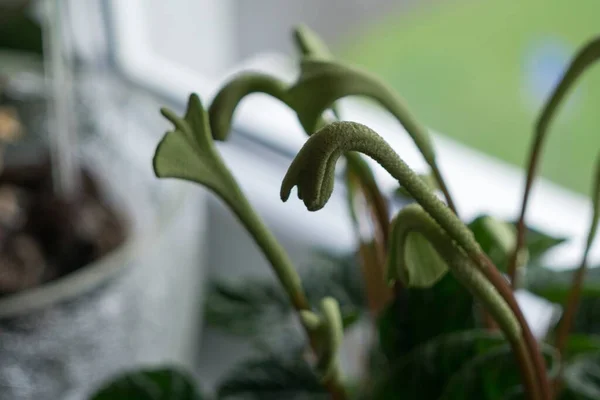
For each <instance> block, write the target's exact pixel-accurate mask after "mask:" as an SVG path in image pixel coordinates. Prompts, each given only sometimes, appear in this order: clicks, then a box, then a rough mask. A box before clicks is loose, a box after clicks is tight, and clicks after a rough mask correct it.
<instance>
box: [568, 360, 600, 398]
mask: <svg viewBox="0 0 600 400" xmlns="http://www.w3.org/2000/svg"><path fill="white" fill-rule="evenodd" d="M563 379H564V383H565V389H564V393H562V394H561V397H560V398H561V399H577V400H597V399H600V352H597V353H593V354H586V355H584V356H580V357H578V358H577V359H576V360H575V361H574V362H572V363H571V364H570V365H569V366H568V367H567V368H566V369H565V372H564V373H563Z"/></svg>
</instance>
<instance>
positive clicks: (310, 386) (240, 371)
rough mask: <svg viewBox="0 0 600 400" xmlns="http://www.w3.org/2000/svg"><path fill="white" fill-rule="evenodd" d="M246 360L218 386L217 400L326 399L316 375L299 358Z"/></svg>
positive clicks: (270, 357) (271, 357)
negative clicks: (245, 399)
mask: <svg viewBox="0 0 600 400" xmlns="http://www.w3.org/2000/svg"><path fill="white" fill-rule="evenodd" d="M295 355H296V356H297V357H296V358H294V359H291V358H290V359H287V358H286V359H284V358H281V357H277V356H274V355H269V356H267V357H264V358H259V359H254V360H249V361H246V362H243V363H241V364H240V365H238V366H236V367H234V368H233V370H231V371H230V372H229V373H228V374H227V376H226V377H225V379H224V380H223V381H222V382H221V384H220V385H219V388H218V390H217V398H218V399H239V398H253V399H261V400H262V399H264V400H270V399H272V400H280V399H323V400H325V399H328V398H329V397H328V394H327V392H325V389H324V388H323V386H322V385H321V383H320V382H319V379H318V377H317V375H316V374H315V373H314V372H313V371H312V369H311V368H310V366H309V365H308V363H306V362H305V361H303V360H302V359H301V356H300V355H299V354H295Z"/></svg>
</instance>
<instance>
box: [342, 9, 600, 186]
mask: <svg viewBox="0 0 600 400" xmlns="http://www.w3.org/2000/svg"><path fill="white" fill-rule="evenodd" d="M425 3H427V5H421V6H419V7H413V8H412V9H410V10H406V9H404V10H402V12H401V13H398V15H393V14H389V15H388V16H387V17H386V18H385V19H384V20H379V21H377V23H376V24H374V25H372V26H371V27H370V28H369V29H367V30H363V31H360V32H355V33H354V34H353V35H352V36H351V37H349V38H348V40H347V41H345V44H343V45H342V46H341V47H340V48H339V50H340V51H339V52H338V53H339V54H340V55H341V56H342V57H343V58H344V59H345V60H348V61H351V62H354V63H356V64H359V65H362V66H364V67H366V68H368V69H369V70H371V71H373V72H375V73H377V74H379V75H380V76H382V77H383V78H384V79H385V80H386V81H387V82H389V83H390V84H392V85H393V86H394V87H395V88H396V89H397V90H398V91H399V92H400V93H401V94H402V96H403V97H405V98H406V100H407V101H408V103H409V104H410V105H411V108H412V109H413V110H414V111H415V112H416V113H417V115H418V116H419V117H420V118H421V120H423V121H424V122H425V123H427V124H428V125H429V126H430V127H431V128H433V129H434V130H436V131H438V132H440V133H443V134H445V135H447V136H449V137H452V138H454V139H456V140H458V141H459V142H462V143H464V144H466V145H469V146H471V147H474V148H476V149H479V150H482V151H484V152H486V153H488V154H490V155H492V156H495V157H498V158H501V159H503V160H505V161H508V162H510V163H512V164H514V165H519V166H522V165H524V161H525V159H526V155H527V154H528V152H529V150H528V149H529V145H530V142H531V138H532V133H533V126H534V122H535V119H536V116H537V114H538V112H539V111H540V109H541V107H542V104H543V102H544V100H545V99H546V97H547V95H548V94H549V92H550V90H551V89H552V88H553V87H554V85H555V84H556V83H557V79H558V78H559V77H560V76H561V75H562V73H563V72H564V68H565V67H566V64H567V63H568V62H569V60H570V58H571V57H572V56H573V54H574V53H575V51H576V50H577V49H578V48H579V47H580V46H581V45H583V44H584V43H585V42H586V41H587V40H589V39H590V38H591V37H592V36H594V35H595V34H599V33H600V23H599V21H600V20H599V18H598V16H599V15H600V1H598V0H575V1H572V2H571V1H566V0H501V1H487V0H485V1H481V0H447V1H437V2H425ZM599 100H600V68H597V69H593V70H592V71H590V73H588V74H586V75H585V77H584V79H582V80H581V81H580V82H579V84H578V87H577V88H576V90H575V91H573V92H572V93H571V94H570V98H569V102H568V103H567V104H566V106H565V107H563V108H562V110H561V112H560V115H559V118H558V119H556V120H555V123H554V125H553V129H552V131H551V134H550V136H549V138H548V139H549V140H548V141H547V142H546V146H545V153H544V159H543V166H542V168H541V172H542V174H543V175H544V176H546V177H548V178H550V179H551V180H553V181H554V182H557V183H559V184H561V185H563V186H565V187H568V188H570V189H573V190H576V191H579V192H582V193H586V194H587V193H589V191H590V185H591V183H590V182H591V173H592V169H593V165H594V161H595V158H596V154H597V153H598V150H599V149H600V123H599V122H600V113H598V111H599V108H600V101H599Z"/></svg>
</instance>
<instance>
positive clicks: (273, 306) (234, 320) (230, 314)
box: [205, 279, 292, 336]
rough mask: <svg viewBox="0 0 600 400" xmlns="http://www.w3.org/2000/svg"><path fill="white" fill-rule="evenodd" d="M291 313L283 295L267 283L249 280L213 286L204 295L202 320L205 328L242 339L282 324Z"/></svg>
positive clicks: (275, 285)
mask: <svg viewBox="0 0 600 400" xmlns="http://www.w3.org/2000/svg"><path fill="white" fill-rule="evenodd" d="M291 312H292V309H291V307H290V304H289V300H288V298H287V297H286V295H285V292H284V291H283V290H282V289H281V288H280V287H279V286H278V285H277V284H276V283H272V282H271V281H268V282H265V281H262V280H256V279H250V280H245V281H237V282H229V281H226V282H215V283H213V284H212V285H211V286H210V288H209V291H208V295H207V299H206V308H205V318H206V321H207V323H208V324H209V326H213V327H218V328H220V329H224V330H226V331H228V332H230V333H233V334H237V335H244V336H253V335H257V334H260V333H261V332H262V331H263V329H264V328H265V327H269V328H271V327H272V325H273V324H276V323H279V324H282V323H284V321H286V319H289V318H288V317H289V316H290V313H291Z"/></svg>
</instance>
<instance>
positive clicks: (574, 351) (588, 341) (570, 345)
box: [563, 334, 600, 360]
mask: <svg viewBox="0 0 600 400" xmlns="http://www.w3.org/2000/svg"><path fill="white" fill-rule="evenodd" d="M597 352H600V335H586V334H570V335H569V339H568V341H567V346H566V349H565V352H564V354H563V357H564V358H565V359H566V360H569V359H571V358H574V357H579V356H581V355H583V354H587V353H597Z"/></svg>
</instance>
